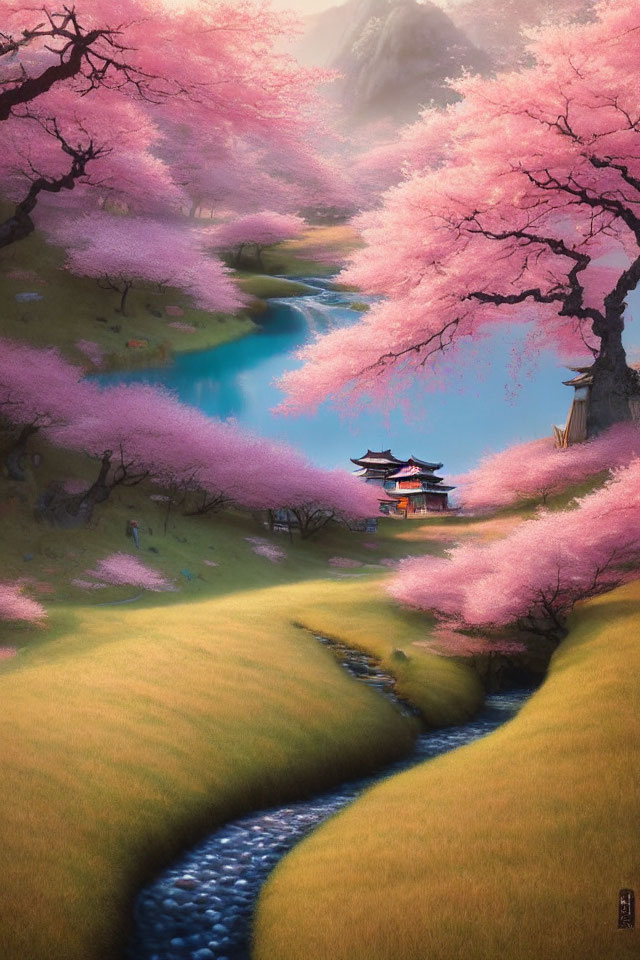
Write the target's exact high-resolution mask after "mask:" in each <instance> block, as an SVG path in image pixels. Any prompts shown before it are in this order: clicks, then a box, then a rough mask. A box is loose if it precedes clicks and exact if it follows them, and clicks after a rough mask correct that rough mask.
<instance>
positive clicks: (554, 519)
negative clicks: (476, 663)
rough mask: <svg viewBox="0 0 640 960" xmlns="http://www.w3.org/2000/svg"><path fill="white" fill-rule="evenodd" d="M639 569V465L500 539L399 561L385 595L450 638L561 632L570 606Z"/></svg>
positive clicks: (631, 576)
mask: <svg viewBox="0 0 640 960" xmlns="http://www.w3.org/2000/svg"><path fill="white" fill-rule="evenodd" d="M639 565H640V459H639V460H634V461H633V462H632V463H631V464H630V465H629V466H628V467H626V468H624V469H621V470H619V471H617V472H616V474H615V475H614V476H613V478H612V479H611V480H610V481H609V482H608V483H607V484H605V486H604V487H602V488H601V489H599V490H596V491H594V492H593V493H590V494H588V495H587V496H585V497H583V498H581V499H579V500H577V501H576V502H575V505H574V506H573V508H570V509H567V510H557V511H540V512H539V514H538V515H537V516H536V517H535V518H534V519H532V520H528V521H525V522H523V523H520V524H519V525H518V526H516V527H515V529H514V530H513V531H512V532H511V533H509V534H508V535H507V536H505V537H503V538H502V539H499V540H495V541H493V542H491V543H487V544H482V543H465V544H461V545H459V546H456V547H454V548H453V549H451V550H450V551H449V553H448V555H447V556H445V557H431V556H430V557H421V558H415V559H410V560H407V561H405V562H404V563H402V564H401V567H400V570H399V573H398V576H397V577H396V578H395V580H394V581H393V583H392V584H391V586H390V588H389V590H390V593H391V595H392V596H393V597H394V598H395V599H396V600H399V601H401V602H402V603H406V604H409V605H410V606H413V607H419V608H421V609H425V610H435V611H437V612H438V614H439V615H440V616H441V618H442V620H443V622H444V623H445V624H448V626H449V627H451V628H452V629H454V630H458V629H459V628H460V627H462V628H463V629H464V628H469V627H471V628H480V629H482V628H487V627H505V626H508V625H510V624H514V623H525V624H528V625H529V626H532V625H533V626H534V627H535V626H537V625H539V624H540V623H545V622H548V621H549V620H550V621H552V622H554V623H555V626H556V627H557V628H558V629H559V630H560V631H561V630H562V627H563V622H564V618H565V617H566V615H567V613H568V612H569V611H570V610H571V608H572V607H573V605H574V604H575V603H576V602H577V601H579V600H582V599H584V598H587V597H590V596H594V595H597V594H600V593H603V592H606V591H607V590H611V589H612V588H613V587H615V586H616V585H618V584H619V583H621V582H623V581H625V580H628V579H634V578H637V577H639V576H640V566H639Z"/></svg>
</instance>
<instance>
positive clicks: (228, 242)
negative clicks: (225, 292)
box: [213, 210, 305, 267]
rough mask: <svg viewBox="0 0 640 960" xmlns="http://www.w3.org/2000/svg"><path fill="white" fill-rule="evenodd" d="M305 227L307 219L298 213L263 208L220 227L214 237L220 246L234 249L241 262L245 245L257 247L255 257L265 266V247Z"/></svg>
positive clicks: (290, 237) (236, 259) (291, 235)
mask: <svg viewBox="0 0 640 960" xmlns="http://www.w3.org/2000/svg"><path fill="white" fill-rule="evenodd" d="M304 227H305V223H304V220H303V219H302V218H301V217H298V216H295V214H282V213H276V212H275V211H274V210H261V211H260V212H259V213H252V214H247V215H246V216H244V217H238V218H237V219H234V220H230V221H229V222H228V223H225V224H223V225H222V226H220V227H218V228H217V229H216V230H215V232H214V233H213V240H214V243H215V244H216V246H217V247H218V248H219V249H222V250H231V251H233V258H234V261H235V263H236V265H238V266H239V265H240V263H241V261H242V254H243V251H244V250H245V248H246V247H253V249H254V251H255V258H256V260H257V262H258V263H259V264H260V266H261V267H262V265H263V264H262V251H263V250H264V249H265V247H270V246H273V244H275V243H281V242H282V241H283V240H293V239H294V238H295V237H299V236H300V234H301V233H302V231H303V230H304Z"/></svg>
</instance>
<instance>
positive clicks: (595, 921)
mask: <svg viewBox="0 0 640 960" xmlns="http://www.w3.org/2000/svg"><path fill="white" fill-rule="evenodd" d="M639 641H640V584H638V583H635V584H632V585H629V586H626V587H623V588H619V589H618V590H616V591H615V592H614V593H611V594H609V595H607V596H603V597H601V598H599V599H598V600H594V601H591V602H588V603H586V604H584V605H583V606H582V607H581V608H580V609H579V610H578V611H577V612H576V613H575V614H574V615H573V619H572V629H571V633H570V636H569V638H568V639H567V640H566V641H565V642H564V643H563V644H562V645H561V647H560V648H559V649H558V651H557V652H556V654H555V656H554V658H553V661H552V664H551V668H550V672H549V676H548V678H547V680H546V681H545V683H544V685H543V686H542V687H541V688H540V689H539V690H538V691H537V692H536V693H535V694H534V696H533V697H532V698H531V700H530V701H529V702H528V703H527V704H526V705H525V707H524V708H523V709H522V711H521V712H520V714H519V715H518V716H517V717H516V718H515V719H514V720H513V721H511V722H510V723H508V724H507V725H505V726H504V727H502V728H501V729H499V730H498V731H496V732H495V733H493V734H492V735H491V736H489V737H488V738H486V739H484V740H481V741H477V742H475V743H473V744H471V745H469V746H466V747H464V748H462V749H460V750H457V751H455V752H454V753H451V754H448V755H445V756H442V757H440V758H437V759H435V760H432V761H430V762H428V763H426V764H423V765H421V766H419V767H416V768H414V769H413V770H411V771H409V772H407V773H404V774H401V775H400V776H397V777H394V778H392V779H391V780H388V781H386V782H383V783H381V784H380V785H378V786H375V787H374V788H372V789H371V790H369V791H368V792H367V793H366V794H365V795H364V796H363V797H362V798H361V799H359V800H358V801H356V803H355V804H353V806H351V807H350V808H348V809H346V810H345V811H344V812H342V813H340V814H339V815H338V816H337V817H335V818H334V819H332V820H331V821H329V822H328V823H327V824H326V825H324V826H323V827H321V828H320V829H319V830H318V831H316V832H315V833H314V834H313V835H312V836H311V837H309V838H308V839H307V840H305V841H304V842H303V843H302V844H300V845H299V846H298V847H297V848H296V849H295V850H294V851H293V852H292V853H291V854H289V855H288V856H287V857H286V858H285V860H284V861H283V862H282V863H281V864H280V865H279V866H278V868H277V869H276V871H275V873H274V875H273V876H272V879H271V880H270V881H269V883H268V885H267V887H266V888H265V891H264V893H263V895H262V898H261V901H260V905H259V911H258V916H257V922H256V949H255V960H311V958H313V960H459V958H467V960H498V958H500V960H627V958H628V960H631V958H637V957H638V956H640V942H639V940H638V931H637V930H636V931H628V930H618V929H617V899H618V891H619V890H620V889H621V888H624V887H631V888H635V890H636V892H637V891H638V890H639V889H640V832H639V831H638V828H637V824H638V820H639V817H640V786H639V779H638V769H639V766H640V764H639V761H640V756H639V754H640V746H639V743H640V722H639V719H638V718H639V716H640V696H639V689H640V681H639V679H638V678H639V676H640V642H639Z"/></svg>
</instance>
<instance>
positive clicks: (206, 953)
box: [191, 947, 215, 960]
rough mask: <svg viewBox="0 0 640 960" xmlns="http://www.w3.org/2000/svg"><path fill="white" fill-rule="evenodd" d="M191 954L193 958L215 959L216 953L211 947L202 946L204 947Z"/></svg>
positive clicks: (202, 959) (194, 959)
mask: <svg viewBox="0 0 640 960" xmlns="http://www.w3.org/2000/svg"><path fill="white" fill-rule="evenodd" d="M191 956H192V957H193V960H215V954H214V953H213V952H212V951H211V950H209V947H202V949H200V950H196V952H195V953H193V954H191Z"/></svg>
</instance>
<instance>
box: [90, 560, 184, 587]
mask: <svg viewBox="0 0 640 960" xmlns="http://www.w3.org/2000/svg"><path fill="white" fill-rule="evenodd" d="M86 573H87V576H89V577H93V578H94V580H96V581H98V587H99V586H103V585H104V584H113V585H115V586H124V585H130V586H134V587H142V588H143V589H144V590H153V591H156V592H157V591H160V590H171V589H172V586H171V584H170V583H169V581H168V580H167V579H166V577H163V576H162V574H160V573H158V571H157V570H153V569H152V568H151V567H148V566H147V565H146V564H145V563H143V562H142V561H141V560H138V559H137V558H136V557H132V556H131V555H130V554H128V553H112V554H110V556H108V557H105V558H104V559H103V560H100V561H99V562H98V564H97V566H96V568H95V570H87V572H86Z"/></svg>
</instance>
